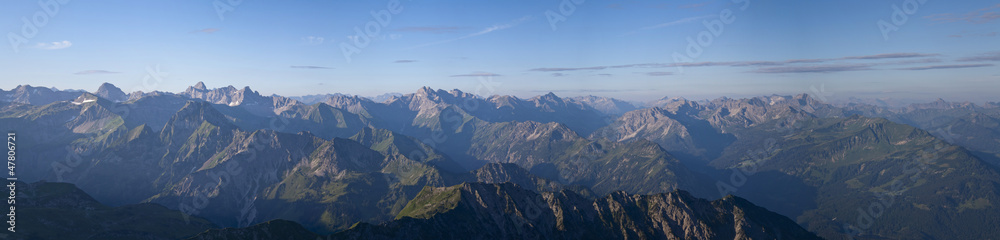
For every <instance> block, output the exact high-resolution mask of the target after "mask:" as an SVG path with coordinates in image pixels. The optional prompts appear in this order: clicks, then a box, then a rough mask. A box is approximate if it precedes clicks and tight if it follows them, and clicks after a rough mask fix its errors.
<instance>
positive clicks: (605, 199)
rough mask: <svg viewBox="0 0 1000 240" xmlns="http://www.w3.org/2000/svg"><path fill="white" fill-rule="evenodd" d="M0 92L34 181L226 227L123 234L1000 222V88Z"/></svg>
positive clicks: (236, 235)
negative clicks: (828, 98)
mask: <svg viewBox="0 0 1000 240" xmlns="http://www.w3.org/2000/svg"><path fill="white" fill-rule="evenodd" d="M0 96H2V97H3V98H2V99H0V126H2V128H3V130H7V131H15V132H18V136H19V137H20V138H21V139H20V144H21V148H20V150H19V151H20V152H19V154H21V159H24V160H23V161H22V162H20V163H21V165H18V166H19V168H18V171H19V173H18V174H19V176H20V177H19V179H21V180H23V181H27V182H36V181H48V182H67V183H72V184H73V185H74V186H76V187H79V189H81V190H82V192H86V195H87V197H86V198H90V196H93V199H91V200H86V198H83V197H76V198H74V199H81V200H80V201H84V200H86V201H90V202H93V203H94V204H101V206H103V205H108V206H111V207H108V206H104V207H101V208H100V209H105V208H107V209H115V208H125V209H130V208H129V206H133V205H135V204H139V205H142V206H162V207H166V208H165V209H162V210H165V211H166V210H170V211H174V212H175V213H177V212H179V213H180V214H181V215H182V216H190V217H191V218H188V217H185V219H188V220H187V222H190V221H192V220H191V219H196V220H198V221H201V220H200V219H205V220H206V221H210V222H211V223H210V224H208V223H206V224H193V225H185V226H184V227H183V228H178V231H177V232H175V233H169V234H167V233H165V232H162V231H160V230H140V232H134V233H121V234H123V235H121V236H133V235H128V234H140V235H141V234H153V235H155V236H156V237H150V239H157V238H167V239H177V238H181V237H192V236H194V233H197V232H202V233H201V235H199V236H197V237H196V238H195V239H240V238H243V237H247V236H286V235H285V234H286V233H287V236H296V237H304V238H306V239H308V238H311V239H315V238H316V237H319V236H320V235H324V236H327V237H332V238H365V239H369V238H374V239H401V238H414V237H412V236H420V237H419V238H460V239H466V238H462V236H470V237H471V238H497V237H499V238H536V239H552V238H557V239H578V238H594V239H606V238H629V239H632V238H638V239H672V238H685V239H686V238H690V239H774V238H790V239H805V238H815V237H816V236H815V235H812V233H809V232H807V231H805V230H808V231H811V232H813V233H815V234H817V235H818V236H820V237H823V238H826V239H847V238H854V239H881V238H891V239H953V238H963V239H988V238H989V237H991V236H997V235H1000V230H998V229H996V228H995V226H998V225H1000V219H997V218H996V217H993V216H997V215H998V214H1000V208H997V203H1000V167H998V166H1000V148H998V147H997V146H1000V104H998V103H987V104H985V105H976V104H972V103H954V102H946V101H943V100H939V101H936V102H932V103H927V104H913V105H909V106H908V107H905V108H893V107H885V106H877V105H870V104H865V103H854V104H846V105H837V106H835V105H831V104H828V103H824V102H822V101H819V100H817V99H813V98H812V97H810V96H808V95H805V94H802V95H796V96H777V95H772V96H763V97H754V98H747V99H731V98H719V99H715V100H711V101H689V100H686V99H683V98H664V99H660V100H658V101H654V102H650V103H647V104H645V105H643V106H642V107H639V106H637V105H635V104H631V103H627V102H624V101H621V100H617V99H613V98H605V97H596V96H586V97H576V98H561V97H559V96H556V95H555V94H552V93H549V94H545V95H542V96H536V97H532V98H528V99H522V98H518V97H513V96H488V97H482V96H476V95H473V94H469V93H464V92H461V91H459V90H452V91H444V90H434V89H431V88H427V87H424V88H421V89H418V90H417V91H416V92H414V93H409V94H390V95H386V96H385V97H384V98H383V97H379V98H375V99H369V98H364V97H359V96H350V95H343V94H331V95H319V96H307V97H283V96H277V95H272V96H262V95H260V94H259V93H258V92H256V91H253V90H251V89H250V88H249V87H244V88H242V89H238V88H235V87H232V86H228V87H224V88H215V89H208V88H207V87H206V86H205V85H204V84H203V83H198V84H196V85H195V86H191V87H189V88H188V89H187V90H186V91H184V92H182V93H176V94H175V93H166V92H153V93H142V92H134V93H129V94H125V93H124V92H122V91H121V89H118V88H117V87H115V86H114V85H111V84H103V85H101V86H100V87H99V88H98V90H97V91H95V92H92V93H89V92H80V91H58V90H52V89H49V88H38V87H30V86H19V87H18V88H16V89H14V90H12V91H5V92H0ZM376 99H379V100H376ZM32 184H33V185H38V186H39V188H44V187H42V186H48V185H52V184H56V183H32ZM39 184H40V185H39ZM53 186H54V185H53ZM82 192H81V193H82ZM75 194H76V195H77V196H82V195H80V194H77V193H75ZM730 194H732V195H735V196H737V197H733V196H729V195H730ZM699 198H702V199H708V200H702V199H699ZM524 199H528V200H531V201H527V202H525V200H524ZM712 199H715V200H714V201H710V200H712ZM750 202H753V203H750ZM441 204H444V205H441ZM94 206H98V205H94ZM757 206H760V207H757ZM162 207H160V208H162ZM761 207H763V208H761ZM765 208H766V209H765ZM56 209H57V210H53V212H55V213H58V212H60V211H69V210H65V209H61V208H56ZM94 209H98V208H96V207H95V208H88V210H85V211H83V212H78V213H79V214H83V218H87V217H93V216H96V215H94V214H97V215H100V214H98V213H97V212H94V211H96V210H94ZM532 209H533V210H532ZM859 209H860V210H859ZM529 210H530V211H540V212H539V213H537V214H536V213H534V212H530V211H529ZM102 211H103V210H102ZM136 211H140V210H136ZM142 211H145V210H142ZM157 211H159V210H157ZM525 211H528V212H525ZM771 211H773V212H771ZM528 213H531V214H530V215H531V216H535V217H531V216H527V217H526V214H528ZM775 213H777V214H775ZM74 214H77V213H74ZM88 214H90V215H88ZM101 214H103V213H101ZM778 214H780V215H778ZM274 219H282V220H275V221H272V220H274ZM927 219H937V220H935V221H928V220H927ZM32 221H34V220H32ZM46 221H52V220H51V219H40V220H38V222H46ZM94 221H97V222H99V221H102V220H99V219H98V220H94ZM150 221H168V220H164V219H156V218H153V219H151V220H150ZM28 222H29V223H28V224H35V222H30V221H28ZM359 222H361V223H359ZM796 223H797V224H800V225H801V226H802V227H799V225H796ZM53 224H55V225H52V226H60V227H63V228H65V229H68V230H67V231H71V229H72V228H74V227H75V226H76V225H71V224H70V225H67V224H62V223H58V222H55V223H53ZM60 224H61V225H60ZM108 224H109V225H115V226H119V225H120V226H122V228H136V227H134V226H132V225H127V224H125V223H108ZM46 226H48V225H46ZM210 228H225V229H215V230H208V229H210ZM803 228H804V229H805V230H803ZM25 229H41V228H31V227H26V228H25ZM115 229H117V228H108V229H107V230H100V231H98V230H93V231H91V230H88V231H86V232H81V233H80V234H88V235H87V236H111V235H101V234H119V233H118V232H116V231H118V230H115ZM181 229H187V230H181ZM472 229H481V231H473V230H472ZM206 230H208V231H206ZM142 231H145V232H142ZM157 231H160V232H157ZM203 231H204V232H203ZM278 233H280V234H279V235H275V234H278ZM268 234H271V235H268ZM331 234H332V235H331ZM153 235H150V236H153ZM81 236H82V235H81ZM115 236H118V235H115ZM38 238H40V239H53V238H52V237H50V236H48V235H39V236H38ZM121 238H128V237H121ZM25 239H27V238H25Z"/></svg>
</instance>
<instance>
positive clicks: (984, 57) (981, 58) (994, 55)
mask: <svg viewBox="0 0 1000 240" xmlns="http://www.w3.org/2000/svg"><path fill="white" fill-rule="evenodd" d="M958 61H959V62H993V61H1000V51H997V52H988V53H983V54H979V55H977V56H972V57H964V58H959V59H958Z"/></svg>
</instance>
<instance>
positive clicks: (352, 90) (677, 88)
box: [0, 0, 1000, 102]
mask: <svg viewBox="0 0 1000 240" xmlns="http://www.w3.org/2000/svg"><path fill="white" fill-rule="evenodd" d="M61 1H64V0H51V1H50V0H43V1H40V2H43V3H45V2H51V3H58V4H54V5H58V11H54V8H53V7H48V8H47V9H46V7H43V6H40V5H39V2H36V1H6V2H5V3H4V7H3V8H2V9H0V33H5V35H4V36H5V38H4V43H5V44H3V46H2V47H0V66H3V69H0V88H2V89H11V88H13V87H15V86H17V85H20V84H30V85H33V86H50V87H57V88H60V89H67V88H68V89H85V90H90V91H92V90H95V89H96V88H97V86H99V85H100V84H101V83H103V82H110V83H113V84H115V85H117V86H119V87H121V88H122V89H123V90H125V91H127V92H129V91H135V90H142V91H147V92H148V91H151V90H161V91H170V92H179V91H183V90H184V89H185V88H186V87H187V86H191V85H194V84H195V83H197V82H198V81H203V82H205V84H206V85H208V87H209V88H214V87H223V86H226V85H234V86H237V87H242V86H247V85H249V86H251V88H253V89H255V90H257V91H260V92H261V93H262V94H266V95H269V94H279V95H286V96H295V95H308V94H322V93H337V92H339V93H348V94H358V95H366V96H372V95H377V94H380V93H385V92H402V93H409V92H413V91H415V90H416V89H418V88H419V87H421V86H430V87H433V88H440V89H456V88H457V89H461V90H463V91H467V92H477V93H479V94H482V95H492V94H507V95H516V96H519V97H531V96H535V95H541V94H544V93H546V92H550V91H551V92H555V93H556V94H558V95H560V96H578V95H599V96H610V97H617V98H622V99H627V100H650V99H656V98H661V97H664V96H671V97H674V96H681V97H687V98H694V99H702V98H715V97H719V96H730V97H742V96H756V95H770V94H773V93H776V94H796V93H811V94H814V95H823V96H824V97H829V98H846V97H862V98H884V97H885V98H896V99H921V100H930V99H934V98H938V97H940V98H945V99H947V100H971V101H977V102H978V101H987V100H988V101H998V100H1000V99H998V98H997V97H996V95H997V94H996V93H997V89H1000V67H998V66H997V64H1000V44H998V42H1000V41H998V40H1000V38H998V33H997V32H1000V3H998V2H997V1H985V0H976V1H948V2H945V1H937V0H926V1H924V2H923V3H921V2H920V0H910V1H905V0H886V1H870V0H868V1H862V0H846V1H819V0H808V1H801V0H799V1H793V0H772V1H759V0H725V1H719V0H716V1H624V0H620V1H596V0H588V1H582V0H579V2H580V3H576V2H575V1H574V0H566V1H557V0H544V1H539V0H530V1H529V0H524V1H420V0H401V1H273V0H242V1H238V0H232V1H230V0H218V1H214V2H213V1H206V0H198V1H195V0H175V1H98V2H93V1H67V3H65V4H63V3H60V2H61ZM393 4H395V5H393ZM893 6H896V7H898V8H899V9H900V10H899V11H895V10H894V7H893ZM47 10H48V11H47ZM372 12H375V13H376V14H377V15H378V13H384V14H382V15H380V16H382V21H379V19H376V18H375V17H373V15H372ZM393 12H396V13H393ZM894 14H895V15H896V16H895V17H896V21H895V22H894V21H893V17H894ZM386 15H389V16H391V19H387V18H385V17H384V16H386ZM902 16H906V20H905V22H904V21H902ZM24 19H27V21H29V22H34V23H29V24H27V25H31V26H27V27H26V24H25V23H24ZM552 19H556V20H555V21H553V20H552ZM45 20H47V21H45ZM723 20H726V21H723ZM880 21H884V22H885V23H886V24H889V25H886V24H882V25H881V26H882V27H881V28H893V29H894V30H895V31H889V32H887V34H883V31H882V30H880V24H879V22H880ZM706 23H707V24H708V25H709V26H715V27H716V28H715V29H714V30H716V31H712V30H713V29H710V28H709V27H707V26H706ZM713 23H715V25H713ZM897 23H899V24H898V25H897ZM383 24H384V26H383ZM720 25H721V26H722V28H721V31H718V28H717V27H718V26H720ZM366 26H367V27H369V30H371V31H370V32H372V33H375V30H378V31H377V33H375V34H372V35H371V36H368V35H369V34H367V33H364V31H365V30H364V29H365V28H366ZM886 26H891V27H886ZM32 27H34V28H36V29H37V31H36V32H33V31H30V30H31V28H32ZM355 28H358V29H361V31H362V33H361V34H360V35H361V36H360V37H359V34H358V33H357V32H356V31H355ZM25 29H27V30H25ZM713 32H714V33H713ZM699 36H701V40H702V43H701V44H699V43H698V39H699ZM708 36H711V39H708ZM366 38H367V39H369V40H370V41H369V42H368V44H363V43H364V41H362V40H363V39H366ZM689 38H690V39H692V40H693V41H695V45H698V46H699V48H700V51H693V52H692V53H695V54H688V51H687V50H688V49H689V45H690V43H689V41H688V39H689ZM354 39H359V43H361V45H363V46H359V45H358V44H357V43H355V41H354ZM708 40H711V41H710V42H709V41H708ZM348 45H349V46H352V47H353V48H354V49H355V52H353V53H350V49H352V48H351V47H347V48H346V49H348V52H349V54H345V50H344V49H345V47H344V46H348ZM675 53H676V54H675ZM345 55H349V58H348V57H345ZM677 56H682V57H681V58H677ZM348 59H349V60H348Z"/></svg>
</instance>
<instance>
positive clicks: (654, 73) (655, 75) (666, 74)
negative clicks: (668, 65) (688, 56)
mask: <svg viewBox="0 0 1000 240" xmlns="http://www.w3.org/2000/svg"><path fill="white" fill-rule="evenodd" d="M670 75H674V73H672V72H648V73H646V76H653V77H658V76H670Z"/></svg>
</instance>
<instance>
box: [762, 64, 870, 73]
mask: <svg viewBox="0 0 1000 240" xmlns="http://www.w3.org/2000/svg"><path fill="white" fill-rule="evenodd" d="M863 70H871V64H828V65H813V66H785V67H768V68H761V69H757V70H754V71H753V72H755V73H831V72H846V71H863Z"/></svg>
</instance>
